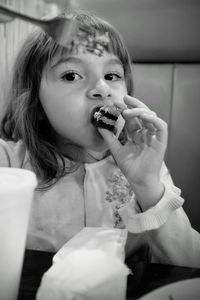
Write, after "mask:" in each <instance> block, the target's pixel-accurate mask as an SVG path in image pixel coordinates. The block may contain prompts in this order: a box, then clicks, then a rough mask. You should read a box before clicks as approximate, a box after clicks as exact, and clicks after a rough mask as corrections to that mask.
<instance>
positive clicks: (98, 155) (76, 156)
mask: <svg viewBox="0 0 200 300" xmlns="http://www.w3.org/2000/svg"><path fill="white" fill-rule="evenodd" d="M59 148H60V150H61V152H62V154H63V155H64V156H65V157H68V158H70V159H71V160H73V161H75V162H79V163H94V162H97V161H100V160H102V159H103V158H105V157H107V156H108V155H109V151H108V150H106V151H103V152H97V151H94V150H90V149H83V148H81V147H79V146H76V145H74V144H70V143H67V144H66V145H59Z"/></svg>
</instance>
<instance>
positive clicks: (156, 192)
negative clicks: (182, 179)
mask: <svg viewBox="0 0 200 300" xmlns="http://www.w3.org/2000/svg"><path fill="white" fill-rule="evenodd" d="M133 190H134V193H135V196H136V199H137V201H138V203H139V204H140V206H141V208H142V211H146V210H148V209H150V208H151V207H153V206H155V205H156V204H157V203H158V202H159V201H160V199H161V198H162V196H163V195H164V191H165V187H164V184H163V183H162V182H161V181H154V182H148V183H144V184H139V185H138V184H137V185H134V186H133Z"/></svg>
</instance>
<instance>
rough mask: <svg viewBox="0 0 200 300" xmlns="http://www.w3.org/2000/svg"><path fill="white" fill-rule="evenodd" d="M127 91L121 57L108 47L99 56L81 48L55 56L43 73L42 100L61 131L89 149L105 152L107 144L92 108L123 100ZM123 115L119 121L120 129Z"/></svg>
mask: <svg viewBox="0 0 200 300" xmlns="http://www.w3.org/2000/svg"><path fill="white" fill-rule="evenodd" d="M125 94H127V89H126V84H125V78H124V70H123V67H122V64H121V62H120V60H119V59H118V58H117V57H116V56H115V55H114V54H110V53H107V52H106V51H104V54H103V56H98V55H96V54H94V53H90V52H88V51H85V52H84V51H83V50H79V51H78V52H77V53H76V54H73V53H72V54H71V55H68V56H67V57H61V58H59V59H55V60H54V61H53V62H52V63H51V66H50V67H46V69H45V70H44V71H43V74H42V80H41V86H40V91H39V95H40V101H41V104H42V106H43V109H44V111H45V113H46V115H47V117H48V119H49V121H50V123H51V125H52V126H53V128H54V130H55V131H56V132H57V133H58V140H59V139H60V141H61V140H63V141H65V139H66V140H70V141H71V142H72V143H73V144H76V145H78V146H81V147H82V148H84V149H86V150H92V151H97V152H102V151H105V150H107V146H106V144H105V142H104V140H103V138H102V137H101V135H100V134H99V133H98V131H97V130H96V128H94V126H93V125H92V124H91V112H92V110H93V109H94V107H95V106H97V105H99V104H109V105H111V104H113V103H123V97H124V95H125ZM123 125H124V123H123V118H122V117H120V119H119V121H118V128H119V130H118V131H119V132H120V131H121V129H122V127H123Z"/></svg>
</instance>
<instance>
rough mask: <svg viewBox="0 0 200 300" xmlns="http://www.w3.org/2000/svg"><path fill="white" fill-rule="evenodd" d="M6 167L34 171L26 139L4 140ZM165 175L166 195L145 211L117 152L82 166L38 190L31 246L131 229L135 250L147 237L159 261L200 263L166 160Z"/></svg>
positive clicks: (1, 150) (1, 152) (1, 154)
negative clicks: (95, 230)
mask: <svg viewBox="0 0 200 300" xmlns="http://www.w3.org/2000/svg"><path fill="white" fill-rule="evenodd" d="M0 166H1V167H17V168H24V169H29V170H32V167H31V163H30V161H29V156H28V153H27V151H26V148H25V146H24V144H23V143H22V142H18V143H13V142H5V141H3V140H0ZM160 176H161V180H162V182H163V183H164V185H165V193H164V195H163V197H162V199H160V201H159V202H158V204H157V205H156V206H155V207H152V208H151V209H149V210H147V211H146V212H141V210H140V207H139V205H138V203H137V199H135V195H134V191H133V190H132V189H131V188H130V185H129V183H128V182H127V181H126V178H125V177H124V175H123V174H122V173H121V171H120V170H119V169H118V167H117V166H116V164H115V163H114V160H113V159H112V157H107V158H105V159H103V160H101V161H98V162H95V163H90V164H89V163H85V164H82V165H80V167H79V168H78V169H77V170H76V171H75V172H73V173H70V174H68V175H66V176H65V177H63V178H62V179H61V180H60V181H59V182H58V183H57V184H56V185H54V186H52V187H51V188H50V189H49V190H47V191H43V192H41V191H36V192H35V195H34V201H33V205H32V213H31V219H30V225H29V231H28V238H27V248H30V249H36V250H46V251H57V250H59V249H60V248H61V247H62V246H63V245H64V244H65V243H66V242H67V241H69V240H70V239H71V238H72V237H74V236H75V235H76V234H77V233H79V232H80V231H81V230H82V229H83V228H84V227H112V228H113V227H115V228H122V229H123V228H126V229H128V231H129V235H128V240H127V249H128V250H127V251H128V253H129V255H130V254H134V252H135V251H136V250H137V249H138V247H139V246H140V245H141V244H142V243H143V242H146V243H148V245H149V247H150V250H151V254H152V257H151V260H152V261H154V262H160V263H171V264H176V265H184V266H196V267H197V266H199V267H200V235H199V233H198V232H196V231H195V230H194V229H192V227H191V225H190V222H189V220H188V218H187V216H186V214H185V212H184V211H183V209H182V207H181V206H182V205H183V202H184V200H183V199H182V198H181V196H180V190H179V189H178V188H176V187H175V186H174V185H173V182H172V180H171V177H170V175H169V172H168V170H167V168H166V167H165V165H163V168H162V170H161V174H160Z"/></svg>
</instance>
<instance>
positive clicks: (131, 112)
mask: <svg viewBox="0 0 200 300" xmlns="http://www.w3.org/2000/svg"><path fill="white" fill-rule="evenodd" d="M142 114H148V115H153V116H156V113H155V112H154V111H152V110H150V109H147V108H132V109H126V110H124V111H123V113H122V115H123V117H124V119H125V120H129V119H131V118H134V117H139V116H140V115H142Z"/></svg>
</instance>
